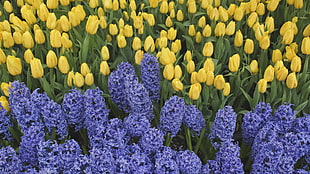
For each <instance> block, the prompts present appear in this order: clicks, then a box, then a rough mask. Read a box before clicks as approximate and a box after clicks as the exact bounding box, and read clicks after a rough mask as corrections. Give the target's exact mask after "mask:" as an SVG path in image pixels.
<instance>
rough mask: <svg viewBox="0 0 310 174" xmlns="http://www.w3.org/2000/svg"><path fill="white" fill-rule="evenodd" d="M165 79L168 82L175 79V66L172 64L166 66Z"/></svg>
mask: <svg viewBox="0 0 310 174" xmlns="http://www.w3.org/2000/svg"><path fill="white" fill-rule="evenodd" d="M163 75H164V78H165V79H167V80H171V79H173V77H174V67H173V64H172V63H170V64H168V65H166V66H165V68H164V72H163Z"/></svg>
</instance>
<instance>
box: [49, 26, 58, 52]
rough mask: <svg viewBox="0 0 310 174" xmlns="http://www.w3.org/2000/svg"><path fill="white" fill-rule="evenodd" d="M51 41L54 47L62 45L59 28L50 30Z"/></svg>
mask: <svg viewBox="0 0 310 174" xmlns="http://www.w3.org/2000/svg"><path fill="white" fill-rule="evenodd" d="M50 43H51V46H52V47H54V48H59V47H61V34H60V32H59V31H58V30H52V31H51V32H50Z"/></svg>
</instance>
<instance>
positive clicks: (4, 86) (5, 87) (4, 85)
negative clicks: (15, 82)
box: [1, 82, 11, 97]
mask: <svg viewBox="0 0 310 174" xmlns="http://www.w3.org/2000/svg"><path fill="white" fill-rule="evenodd" d="M10 86H11V82H10V83H6V82H2V83H1V90H2V91H3V93H4V95H5V96H7V97H8V96H9V92H10V91H9V88H10Z"/></svg>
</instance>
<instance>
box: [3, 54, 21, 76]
mask: <svg viewBox="0 0 310 174" xmlns="http://www.w3.org/2000/svg"><path fill="white" fill-rule="evenodd" d="M6 67H7V69H8V71H9V73H10V74H11V75H13V76H16V75H19V74H21V73H22V62H21V60H20V58H17V57H15V56H8V57H7V59H6Z"/></svg>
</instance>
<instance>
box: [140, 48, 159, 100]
mask: <svg viewBox="0 0 310 174" xmlns="http://www.w3.org/2000/svg"><path fill="white" fill-rule="evenodd" d="M140 69H141V76H140V77H141V80H142V84H143V85H144V87H145V88H146V89H147V90H148V91H149V96H150V98H151V100H152V101H153V102H158V101H159V99H160V94H159V93H160V68H159V63H158V59H157V57H155V56H153V55H150V54H148V53H145V54H144V55H143V59H142V61H141V64H140Z"/></svg>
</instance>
